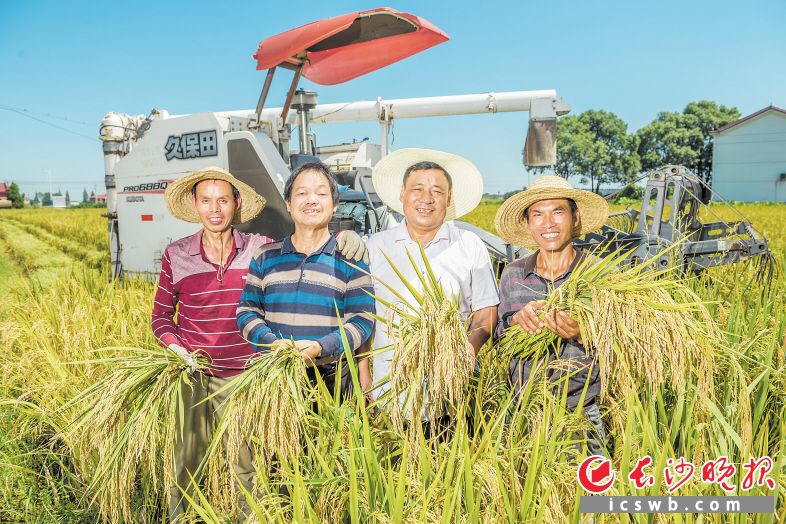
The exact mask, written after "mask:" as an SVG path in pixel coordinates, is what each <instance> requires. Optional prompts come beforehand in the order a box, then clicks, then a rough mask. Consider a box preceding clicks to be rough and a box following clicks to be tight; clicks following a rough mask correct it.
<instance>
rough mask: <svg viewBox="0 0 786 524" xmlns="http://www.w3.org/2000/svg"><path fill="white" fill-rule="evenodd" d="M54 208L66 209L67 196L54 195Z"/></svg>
mask: <svg viewBox="0 0 786 524" xmlns="http://www.w3.org/2000/svg"><path fill="white" fill-rule="evenodd" d="M52 207H61V208H65V207H66V201H65V195H52Z"/></svg>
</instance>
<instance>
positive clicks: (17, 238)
mask: <svg viewBox="0 0 786 524" xmlns="http://www.w3.org/2000/svg"><path fill="white" fill-rule="evenodd" d="M0 256H2V259H3V260H2V266H0V279H1V280H0V288H2V289H10V288H11V287H13V286H15V285H17V283H18V280H17V278H15V277H17V276H21V277H26V278H28V279H30V280H31V281H33V282H37V283H38V284H40V285H42V286H48V285H51V284H53V283H54V282H55V281H56V280H57V279H58V278H60V277H61V276H63V275H65V274H67V273H68V272H69V271H71V270H72V269H73V268H74V267H76V266H78V265H81V262H80V261H79V260H76V259H74V258H72V257H71V256H69V255H67V254H65V253H63V252H62V251H61V250H60V249H58V248H57V247H55V246H53V245H52V243H50V242H47V241H46V240H45V239H43V238H39V237H37V236H36V235H33V234H31V233H30V232H28V231H26V230H25V229H24V228H22V227H20V225H19V224H17V223H16V221H15V220H13V219H10V218H9V217H3V216H2V215H0Z"/></svg>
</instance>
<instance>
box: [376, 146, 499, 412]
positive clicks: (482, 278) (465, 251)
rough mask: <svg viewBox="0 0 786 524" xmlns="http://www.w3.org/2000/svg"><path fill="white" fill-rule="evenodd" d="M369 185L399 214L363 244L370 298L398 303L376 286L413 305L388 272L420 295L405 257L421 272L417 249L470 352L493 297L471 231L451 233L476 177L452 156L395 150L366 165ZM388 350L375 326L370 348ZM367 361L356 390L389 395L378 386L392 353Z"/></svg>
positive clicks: (470, 201)
mask: <svg viewBox="0 0 786 524" xmlns="http://www.w3.org/2000/svg"><path fill="white" fill-rule="evenodd" d="M373 183H374V188H375V190H376V192H377V195H378V196H379V197H380V199H381V200H382V202H383V203H385V204H386V205H387V206H388V208H390V209H392V210H393V211H397V212H399V213H403V215H404V220H403V221H402V222H401V224H399V225H397V226H395V227H393V228H392V229H388V230H386V231H381V232H379V233H376V234H375V235H372V236H371V238H370V239H369V240H368V242H367V243H366V248H367V252H368V254H369V257H370V268H371V274H372V275H373V277H374V293H375V295H376V296H377V297H378V298H379V299H381V300H384V301H387V302H391V303H395V302H399V301H400V299H399V298H397V297H396V296H395V295H394V293H393V292H392V291H391V290H389V289H388V288H387V287H385V286H384V285H383V284H382V282H384V283H386V284H388V285H390V286H392V287H394V288H395V289H396V292H397V293H399V294H400V295H401V296H402V297H404V298H405V299H406V300H407V301H410V303H414V302H415V301H414V297H413V296H412V294H411V293H410V292H409V290H408V289H407V288H406V286H405V285H404V284H403V283H402V282H401V279H400V278H399V277H398V276H397V275H396V273H395V271H394V270H393V267H395V268H396V269H398V270H399V271H400V272H401V273H402V274H403V275H404V276H405V278H406V279H407V281H408V282H409V284H410V285H412V286H413V287H415V288H416V289H418V291H420V290H421V289H420V288H421V287H422V286H421V283H420V279H419V278H417V275H416V273H415V271H416V270H415V268H414V267H413V265H412V262H411V261H410V259H409V257H408V256H407V251H409V253H410V254H411V255H412V257H413V259H414V260H415V261H416V263H417V265H418V266H419V267H418V271H420V272H421V273H423V272H424V271H425V265H424V263H423V260H422V259H421V255H420V248H419V247H418V246H419V245H420V246H422V247H423V249H424V251H425V253H426V257H427V258H428V262H429V264H430V265H431V267H432V269H433V271H434V273H435V276H436V277H437V279H438V280H439V282H440V284H441V285H442V287H443V289H444V291H445V293H446V295H448V296H450V295H454V296H457V297H458V299H459V301H460V306H461V316H462V320H467V319H468V318H471V322H470V332H469V340H470V342H471V343H472V346H473V348H474V349H475V353H477V351H478V349H480V347H481V346H482V345H483V344H484V343H485V342H486V341H487V340H488V338H489V336H490V335H491V333H493V329H494V326H495V325H496V322H497V305H498V304H499V292H498V289H497V283H496V279H495V277H494V271H493V269H492V265H491V258H490V257H489V254H488V251H487V250H486V247H485V245H484V244H483V241H482V240H481V239H480V238H479V237H478V236H477V235H475V234H474V233H472V232H470V231H466V230H462V229H459V228H458V227H456V226H455V225H454V224H453V222H452V220H453V219H455V218H458V217H460V216H462V215H464V214H466V213H468V212H470V211H471V210H472V209H474V208H475V207H476V206H477V204H478V203H479V202H480V198H481V197H482V195H483V179H482V178H481V175H480V172H479V171H478V169H477V168H476V167H475V165H474V164H472V163H471V162H470V161H468V160H466V159H464V158H462V157H460V156H458V155H453V154H451V153H444V152H441V151H433V150H428V149H401V150H399V151H396V152H395V153H392V154H390V155H388V156H386V157H385V158H383V159H382V160H381V161H380V162H379V163H378V164H377V165H376V166H375V167H374V172H373ZM386 256H387V259H390V262H388V260H387V259H386V258H385V257H386ZM391 262H392V264H393V266H391ZM381 300H378V301H377V314H378V315H379V316H381V317H385V316H386V315H387V313H388V312H387V307H386V306H385V304H384V303H382V302H381ZM389 344H390V339H389V335H388V333H387V326H385V325H382V323H380V322H377V326H376V332H375V335H374V341H373V348H374V350H375V351H376V350H379V349H380V348H384V347H385V346H388V345H389ZM372 358H373V376H372V375H371V373H370V372H369V362H368V359H363V360H362V361H361V362H360V378H361V385H362V386H363V387H364V389H365V390H368V389H369V388H370V386H371V383H372V381H373V383H374V384H375V385H376V384H379V387H378V388H377V389H376V390H375V396H376V397H377V398H378V397H379V396H380V395H381V394H383V393H384V392H385V391H387V390H389V389H390V387H389V385H388V384H386V383H380V381H381V379H383V378H384V377H386V376H387V375H388V374H389V373H390V366H391V362H392V359H393V350H392V349H389V350H387V351H384V352H381V353H375V354H374V355H373V357H372Z"/></svg>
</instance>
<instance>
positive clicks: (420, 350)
mask: <svg viewBox="0 0 786 524" xmlns="http://www.w3.org/2000/svg"><path fill="white" fill-rule="evenodd" d="M407 255H408V257H409V260H410V262H411V263H412V266H413V267H414V268H415V273H416V274H417V275H418V278H419V280H420V284H421V288H422V290H423V291H422V292H420V291H418V290H417V289H416V288H415V286H413V285H412V283H410V282H409V281H407V279H406V277H405V276H404V275H403V274H402V273H401V272H400V271H399V270H398V269H397V268H396V267H395V266H393V263H392V262H391V261H390V259H388V258H387V256H385V258H386V259H387V261H388V263H389V264H390V265H391V267H392V268H393V270H394V271H395V273H396V275H397V276H398V277H399V279H400V280H401V284H402V285H403V286H405V287H406V288H407V290H409V292H410V293H411V295H412V296H413V297H414V299H415V303H411V302H409V301H407V300H406V299H405V298H404V297H403V296H402V295H401V293H398V292H397V291H396V289H395V287H392V286H390V285H389V284H386V283H382V284H383V285H384V286H385V287H387V288H388V289H390V290H391V292H392V293H393V294H394V295H395V296H396V297H397V298H398V299H399V300H400V302H397V303H395V304H391V303H387V302H384V301H382V300H380V299H379V298H377V300H380V301H381V302H383V303H385V305H386V306H387V307H388V308H389V313H390V314H389V315H388V318H387V319H385V320H386V321H387V322H388V333H389V334H390V336H391V337H390V338H391V339H392V340H393V361H392V363H391V372H390V383H391V386H392V390H393V393H394V395H395V396H396V397H397V398H401V397H402V396H403V397H404V398H405V401H404V406H401V404H399V403H398V402H393V403H392V404H393V414H394V416H393V422H394V424H395V425H396V428H397V429H398V430H402V429H403V428H404V420H405V419H409V420H420V419H421V417H425V418H426V419H427V420H429V421H431V422H432V424H433V423H434V422H435V420H436V419H437V418H438V417H440V416H442V415H445V414H456V412H457V411H458V409H459V407H460V406H462V405H464V404H465V402H466V400H467V396H468V393H469V385H470V378H471V376H472V370H473V368H474V365H475V352H474V349H473V347H472V344H470V342H469V337H468V335H467V329H468V326H467V323H466V322H464V321H462V320H461V310H460V307H459V302H458V299H457V297H448V296H446V295H445V291H444V290H443V289H442V286H440V284H439V281H438V280H437V278H436V276H435V275H434V271H433V269H432V268H431V265H430V264H429V262H428V259H427V257H426V253H425V251H423V248H422V247H421V249H420V256H421V257H422V260H423V265H424V267H425V271H424V272H423V273H421V272H420V270H419V269H418V267H419V265H418V264H417V263H416V262H415V259H414V258H413V257H412V255H411V254H410V253H407Z"/></svg>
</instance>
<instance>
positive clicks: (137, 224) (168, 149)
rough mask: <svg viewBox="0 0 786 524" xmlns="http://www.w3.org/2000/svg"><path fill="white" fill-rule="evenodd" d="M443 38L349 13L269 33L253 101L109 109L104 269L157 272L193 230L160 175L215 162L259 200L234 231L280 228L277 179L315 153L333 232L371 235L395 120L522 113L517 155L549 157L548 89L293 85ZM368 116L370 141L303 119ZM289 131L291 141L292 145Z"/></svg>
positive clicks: (560, 108)
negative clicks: (351, 95) (259, 208)
mask: <svg viewBox="0 0 786 524" xmlns="http://www.w3.org/2000/svg"><path fill="white" fill-rule="evenodd" d="M446 40H448V36H447V35H446V34H445V33H444V32H443V31H442V30H440V29H439V28H437V27H436V26H434V25H433V24H431V23H430V22H428V21H427V20H425V19H423V18H420V17H418V16H415V15H412V14H409V13H401V12H398V11H395V10H393V9H389V8H381V9H374V10H370V11H363V12H354V13H348V14H346V15H341V16H337V17H334V18H330V19H326V20H320V21H317V22H314V23H311V24H307V25H305V26H302V27H299V28H296V29H293V30H291V31H287V32H285V33H281V34H279V35H276V36H273V37H270V38H267V39H265V40H263V41H262V42H261V43H260V44H259V48H258V49H257V52H256V54H254V58H255V59H256V61H257V69H258V70H266V71H267V73H266V76H265V80H264V83H263V86H262V89H261V94H260V96H259V99H258V102H257V105H256V108H255V109H249V110H240V111H225V112H214V113H201V114H195V115H178V116H174V115H170V114H169V113H168V112H167V111H159V110H153V111H152V112H151V114H150V115H148V116H143V115H139V116H130V115H126V114H122V113H109V114H107V115H106V116H105V117H104V120H103V121H102V124H101V130H100V138H101V141H102V142H103V148H104V159H105V182H106V187H107V207H108V210H107V217H108V220H109V232H110V249H111V261H112V266H113V274H114V276H115V277H120V276H122V275H123V274H141V275H146V276H149V277H155V275H157V273H158V271H159V268H160V263H161V257H162V256H163V252H164V249H165V247H166V246H167V244H169V243H170V242H172V241H173V240H176V239H178V238H181V237H183V236H186V235H189V234H192V233H194V232H195V231H197V230H198V229H199V227H200V226H199V225H198V224H192V223H187V222H183V221H180V220H177V219H175V218H173V217H172V216H171V215H169V213H168V212H167V210H166V203H165V201H164V195H163V193H164V191H165V189H166V187H167V185H168V184H170V183H172V182H173V181H174V180H177V179H178V178H180V177H182V176H184V175H186V174H188V173H189V172H191V171H194V170H196V169H200V168H203V167H207V166H210V165H217V166H219V167H223V168H225V169H227V170H229V171H230V172H231V173H232V174H233V175H234V176H236V177H237V178H239V179H240V180H243V181H244V182H246V183H248V184H249V185H251V186H252V187H253V188H254V189H255V190H256V191H257V192H258V193H259V194H260V195H262V196H263V197H265V199H266V201H267V204H266V206H265V209H264V210H263V212H262V213H261V214H260V215H259V216H258V217H257V218H255V219H254V220H252V221H250V222H248V223H246V224H243V225H242V226H240V227H239V229H241V230H244V231H249V232H254V233H260V234H264V235H267V236H269V237H273V238H281V237H283V236H285V235H287V234H288V233H290V232H291V231H292V229H293V226H292V223H291V220H290V217H289V215H288V214H287V212H286V205H285V202H284V199H283V189H284V182H285V180H286V179H287V177H289V174H290V173H291V172H292V170H294V169H296V168H297V167H298V166H300V165H302V164H303V163H306V162H310V161H314V160H320V161H322V162H324V163H325V164H327V165H328V166H329V167H330V168H331V169H332V170H333V172H334V173H335V174H336V177H337V179H338V181H339V182H340V184H341V185H342V191H341V192H340V204H339V206H338V209H337V211H336V213H335V215H334V217H333V219H332V221H331V224H330V227H331V229H332V230H334V231H337V230H342V229H354V230H356V231H358V232H359V233H361V234H370V233H373V232H375V231H379V230H382V229H385V228H388V227H390V226H392V225H394V224H396V223H397V220H398V219H399V217H397V216H395V213H393V212H391V211H389V210H388V209H387V208H386V206H384V205H383V204H382V202H381V201H380V200H379V198H378V197H377V195H376V193H375V191H374V187H373V184H372V180H371V169H372V167H373V166H374V164H376V162H378V161H379V160H380V159H381V158H382V157H383V156H385V155H386V154H388V151H389V135H390V128H391V125H392V123H393V122H394V120H395V119H403V118H421V117H432V116H449V115H469V114H481V113H502V112H517V111H523V112H529V125H528V134H527V137H526V142H525V147H524V156H525V158H524V162H525V164H527V165H537V166H545V165H551V164H553V163H554V162H555V159H556V143H555V136H556V133H555V129H556V127H555V126H556V120H557V117H558V116H559V115H563V114H565V113H567V112H568V111H569V110H570V106H569V105H568V104H567V103H565V102H564V101H562V100H561V99H559V98H558V97H557V94H556V91H555V90H553V89H549V90H541V91H517V92H503V93H482V94H470V95H454V96H438V97H426V98H409V99H397V100H385V99H383V98H381V97H379V98H376V99H375V100H368V101H353V102H348V103H337V104H320V103H319V101H318V95H317V93H316V92H313V91H305V90H303V89H298V84H299V81H300V79H301V77H305V78H308V79H309V80H311V81H313V82H315V83H317V84H323V85H333V84H338V83H341V82H346V81H348V80H351V79H353V78H356V77H358V76H360V75H363V74H366V73H369V72H372V71H375V70H377V69H379V68H382V67H385V66H387V65H389V64H392V63H394V62H397V61H399V60H402V59H404V58H406V57H408V56H411V55H413V54H415V53H418V52H420V51H423V50H425V49H428V48H430V47H432V46H435V45H438V44H440V43H442V42H445V41H446ZM280 69H288V70H292V71H293V77H292V82H291V85H290V87H289V89H288V91H287V93H286V96H285V99H284V104H283V105H282V107H274V108H270V107H267V104H266V103H267V101H268V98H269V94H270V87H271V85H272V80H273V76H274V74H275V73H276V71H278V70H280ZM361 121H376V122H378V124H379V126H380V142H379V143H378V144H374V143H371V142H370V141H368V140H363V141H360V142H357V141H352V142H347V143H342V144H336V145H318V144H317V141H316V136H315V134H314V133H313V131H312V126H314V125H318V124H331V123H338V122H361ZM293 129H297V145H298V148H297V150H295V151H292V150H291V149H290V143H291V142H294V141H293V140H292V130H293ZM458 225H459V226H460V227H465V228H468V229H471V230H473V231H476V232H477V233H478V234H479V235H480V236H481V238H482V239H483V240H484V242H486V244H487V246H488V248H489V251H490V253H491V254H492V256H493V257H494V258H495V259H496V260H497V261H498V262H500V263H504V262H505V261H506V260H507V259H508V257H509V256H510V255H512V252H511V250H510V248H509V247H508V246H506V245H505V244H504V242H503V241H502V240H501V239H499V238H498V237H496V236H494V235H491V234H490V233H487V232H485V231H482V230H480V229H478V228H475V227H473V226H471V225H469V224H464V223H460V222H459V223H458Z"/></svg>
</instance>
